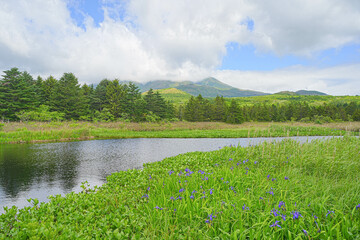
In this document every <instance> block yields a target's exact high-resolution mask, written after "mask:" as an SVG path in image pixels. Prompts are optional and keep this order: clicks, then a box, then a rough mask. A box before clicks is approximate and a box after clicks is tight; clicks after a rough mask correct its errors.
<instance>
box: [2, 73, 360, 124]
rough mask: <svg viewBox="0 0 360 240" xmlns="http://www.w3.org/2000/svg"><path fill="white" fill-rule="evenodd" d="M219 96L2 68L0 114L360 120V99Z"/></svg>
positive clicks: (40, 117)
mask: <svg viewBox="0 0 360 240" xmlns="http://www.w3.org/2000/svg"><path fill="white" fill-rule="evenodd" d="M239 103H241V100H234V99H232V100H231V102H230V103H229V104H228V103H227V102H226V101H225V99H224V98H223V97H219V96H218V97H216V98H215V99H211V100H209V99H206V98H203V97H202V96H201V95H199V96H197V97H191V98H190V99H189V101H188V102H187V103H186V104H184V105H181V106H179V108H177V109H175V108H174V106H173V104H171V103H170V102H168V101H165V99H164V98H163V97H162V96H161V95H160V93H159V92H154V91H153V90H149V91H148V92H147V93H146V94H145V95H144V96H143V95H142V94H141V93H140V90H139V88H138V87H137V86H136V85H135V84H133V83H127V84H124V83H120V82H119V81H118V80H116V79H115V80H107V79H104V80H102V81H101V82H100V83H99V84H98V85H97V86H96V87H94V86H93V85H90V86H89V85H87V84H84V85H80V84H79V82H78V79H77V78H76V77H75V75H74V74H72V73H64V74H63V76H62V77H61V78H60V79H55V78H54V77H52V76H50V77H48V78H46V79H42V78H41V77H38V78H37V79H33V77H32V76H31V75H30V74H29V73H27V72H20V71H19V70H18V69H17V68H12V69H10V70H8V71H4V75H3V76H2V78H1V79H0V117H1V119H0V120H2V121H4V120H9V121H16V120H22V121H29V120H30V121H54V120H55V121H57V120H71V119H73V120H86V121H134V122H142V121H150V122H154V121H159V120H163V119H168V120H174V119H179V120H186V121H190V122H203V121H218V122H221V121H222V122H227V123H242V122H250V121H274V122H284V121H304V122H310V121H311V122H319V123H321V122H331V121H351V120H353V121H360V105H359V104H357V103H355V102H350V103H344V102H343V103H337V104H334V103H323V104H318V105H315V104H312V105H309V104H308V102H305V101H304V102H298V101H296V102H289V103H282V104H265V103H264V104H255V105H245V106H242V105H239Z"/></svg>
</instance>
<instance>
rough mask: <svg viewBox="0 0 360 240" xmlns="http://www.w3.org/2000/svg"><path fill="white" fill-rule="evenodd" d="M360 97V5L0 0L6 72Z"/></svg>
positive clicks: (322, 0)
mask: <svg viewBox="0 0 360 240" xmlns="http://www.w3.org/2000/svg"><path fill="white" fill-rule="evenodd" d="M11 67H18V68H19V69H20V70H21V71H25V70H26V71H28V72H29V73H31V74H32V75H34V76H37V75H41V76H43V77H47V76H49V75H53V76H56V77H60V76H61V75H62V74H63V73H64V72H73V73H74V74H75V75H76V76H77V77H78V78H79V81H80V82H81V83H98V82H99V81H100V80H101V79H103V78H109V79H114V78H118V79H120V80H133V81H141V82H145V81H149V80H159V79H167V80H178V81H180V80H193V81H197V80H201V79H203V78H206V77H209V76H213V77H215V78H217V79H219V80H220V81H222V82H225V83H228V84H230V85H232V86H234V87H238V88H241V89H252V90H259V91H264V92H269V93H274V92H277V91H282V90H299V89H308V90H318V91H323V92H326V93H329V94H334V95H360V1H359V0H272V1H269V0H31V1H30V0H11V1H9V0H0V71H4V70H8V69H10V68H11Z"/></svg>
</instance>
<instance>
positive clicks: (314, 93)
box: [274, 90, 327, 96]
mask: <svg viewBox="0 0 360 240" xmlns="http://www.w3.org/2000/svg"><path fill="white" fill-rule="evenodd" d="M274 94H278V95H294V96H305V95H307V96H327V94H326V93H323V92H319V91H312V90H299V91H296V92H292V91H281V92H278V93H274Z"/></svg>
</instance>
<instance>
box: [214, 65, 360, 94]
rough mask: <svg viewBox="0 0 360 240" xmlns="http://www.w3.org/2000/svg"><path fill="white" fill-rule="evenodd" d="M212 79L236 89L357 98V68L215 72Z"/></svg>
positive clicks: (359, 72)
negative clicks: (312, 91)
mask: <svg viewBox="0 0 360 240" xmlns="http://www.w3.org/2000/svg"><path fill="white" fill-rule="evenodd" d="M213 76H215V77H216V78H218V79H219V80H221V81H223V82H225V83H228V84H230V85H232V86H234V87H238V88H240V89H252V90H254V89H256V90H258V91H263V92H268V93H275V92H280V91H285V90H290V91H297V90H300V89H305V90H317V91H322V92H325V93H328V94H331V95H360V64H353V65H343V66H336V67H331V68H324V69H315V68H310V67H301V66H296V67H291V68H286V69H281V70H275V71H263V72H260V71H252V72H250V71H243V72H241V71H230V70H228V71H225V70H224V71H215V72H214V73H213Z"/></svg>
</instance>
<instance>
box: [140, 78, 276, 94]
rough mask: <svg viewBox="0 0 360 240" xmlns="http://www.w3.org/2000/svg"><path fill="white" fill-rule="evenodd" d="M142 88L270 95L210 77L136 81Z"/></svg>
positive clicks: (144, 89) (200, 92) (145, 89)
mask: <svg viewBox="0 0 360 240" xmlns="http://www.w3.org/2000/svg"><path fill="white" fill-rule="evenodd" d="M134 83H135V84H136V85H137V86H138V87H139V89H140V91H141V92H146V91H149V90H150V88H151V89H154V90H157V89H165V88H176V89H179V90H181V91H184V92H186V93H189V94H191V95H193V96H198V95H199V94H201V95H202V96H203V97H210V98H211V97H216V96H223V97H251V96H262V95H269V94H268V93H263V92H258V91H252V90H242V89H238V88H234V87H232V86H230V85H227V84H225V83H222V82H220V81H219V80H217V79H215V78H213V77H209V78H205V79H203V80H201V81H199V82H191V81H182V82H175V81H170V80H155V81H150V82H147V83H137V82H134Z"/></svg>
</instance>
